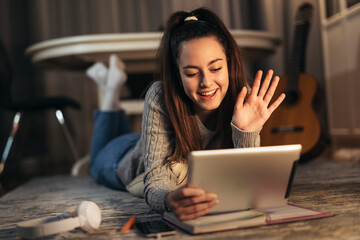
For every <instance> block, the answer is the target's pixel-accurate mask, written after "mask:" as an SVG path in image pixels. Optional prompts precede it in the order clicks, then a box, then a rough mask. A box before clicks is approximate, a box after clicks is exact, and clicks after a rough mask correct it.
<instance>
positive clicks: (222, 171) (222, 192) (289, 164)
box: [188, 144, 301, 213]
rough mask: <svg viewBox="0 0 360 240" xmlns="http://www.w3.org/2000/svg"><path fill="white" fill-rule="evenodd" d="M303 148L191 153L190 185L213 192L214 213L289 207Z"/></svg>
mask: <svg viewBox="0 0 360 240" xmlns="http://www.w3.org/2000/svg"><path fill="white" fill-rule="evenodd" d="M300 152H301V145H299V144H293V145H281V146H269V147H255V148H237V149H221V150H205V151H192V152H190V153H189V155H188V163H189V171H188V174H189V179H188V182H189V183H190V184H192V185H195V186H198V187H200V188H202V189H204V190H205V191H207V192H214V193H216V194H217V196H218V200H219V203H218V205H216V206H215V207H213V208H212V210H211V212H212V213H215V212H227V211H239V210H246V209H250V208H256V209H259V208H270V207H278V206H286V205H287V201H288V197H289V195H290V189H291V184H292V180H293V178H294V175H295V169H296V164H297V160H298V159H299V157H300Z"/></svg>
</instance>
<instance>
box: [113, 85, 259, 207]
mask: <svg viewBox="0 0 360 240" xmlns="http://www.w3.org/2000/svg"><path fill="white" fill-rule="evenodd" d="M198 127H199V132H200V135H201V141H202V148H203V149H215V148H219V146H220V145H219V144H220V139H219V137H218V134H217V132H214V131H210V130H208V129H207V128H206V127H205V126H204V125H203V124H202V122H201V121H200V120H198ZM231 128H232V140H233V143H234V146H235V147H236V148H243V147H257V146H260V135H259V133H260V130H259V131H255V132H243V131H241V130H240V129H238V128H237V127H236V126H235V125H233V124H231ZM173 141H174V132H173V129H172V127H171V124H170V120H169V118H168V114H167V111H166V108H165V104H164V94H163V90H162V85H161V82H155V83H154V84H153V85H152V86H151V87H150V88H149V90H148V91H147V94H146V96H145V106H144V111H143V116H142V133H141V137H140V140H139V141H138V143H137V144H136V146H135V148H134V149H133V150H131V151H130V152H129V153H127V155H126V156H125V157H124V159H123V160H122V162H121V163H120V164H119V167H118V176H119V178H120V180H121V181H122V182H123V183H124V185H128V184H129V183H130V182H131V181H132V180H133V179H134V178H135V177H136V176H138V175H139V174H141V173H143V172H144V173H145V176H144V184H145V186H144V192H143V194H144V198H145V201H146V202H147V204H148V205H149V206H150V208H151V209H153V210H155V211H158V212H164V211H165V209H166V208H165V196H166V194H167V193H168V192H169V191H172V190H175V189H176V188H177V187H179V186H180V185H181V184H182V183H183V182H184V179H183V177H180V176H184V175H186V174H183V173H180V174H179V173H178V172H176V171H174V169H172V168H171V167H169V166H164V165H163V161H164V159H165V158H166V157H167V156H169V155H170V153H172V143H173ZM183 171H185V170H183Z"/></svg>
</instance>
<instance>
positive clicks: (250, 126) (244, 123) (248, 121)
mask: <svg viewBox="0 0 360 240" xmlns="http://www.w3.org/2000/svg"><path fill="white" fill-rule="evenodd" d="M262 74H263V73H262V71H260V70H259V71H258V72H257V73H256V76H255V81H254V84H253V86H252V89H251V92H250V94H249V96H248V97H247V98H246V94H247V89H246V87H243V89H242V90H241V91H240V93H239V95H238V99H237V101H236V104H235V108H234V113H233V117H232V123H233V124H235V126H237V127H238V128H239V129H241V130H243V131H249V132H250V131H255V130H258V129H260V128H261V127H262V126H263V125H264V124H265V122H266V121H267V120H268V118H269V117H270V115H271V114H272V112H273V111H274V110H275V109H276V108H277V107H278V106H279V105H280V103H281V102H282V101H283V100H284V98H285V94H284V93H282V94H281V95H280V96H279V97H278V98H277V99H276V100H275V101H274V102H273V103H272V104H271V105H270V106H269V104H270V101H271V99H272V97H273V95H274V92H275V89H276V87H277V85H278V83H279V77H278V76H275V77H274V78H273V81H271V79H272V76H273V71H272V70H269V71H268V73H267V74H266V76H265V79H264V82H263V84H262V85H261V88H260V83H261V78H262ZM270 82H271V84H270ZM245 98H246V99H245Z"/></svg>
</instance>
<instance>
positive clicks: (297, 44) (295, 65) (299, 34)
mask: <svg viewBox="0 0 360 240" xmlns="http://www.w3.org/2000/svg"><path fill="white" fill-rule="evenodd" d="M309 27H310V24H309V22H305V23H303V24H301V25H298V26H296V29H295V36H294V46H293V52H292V57H291V59H292V61H291V64H290V66H289V74H288V75H289V81H288V86H287V90H288V91H296V89H297V85H298V77H299V74H300V73H302V72H305V53H306V43H307V36H308V31H309Z"/></svg>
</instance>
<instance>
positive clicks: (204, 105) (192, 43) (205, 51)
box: [178, 37, 229, 121]
mask: <svg viewBox="0 0 360 240" xmlns="http://www.w3.org/2000/svg"><path fill="white" fill-rule="evenodd" d="M179 52H180V54H179V58H178V67H179V72H180V77H181V82H182V86H183V87H184V90H185V93H186V95H187V96H188V97H189V98H190V99H191V100H192V102H193V103H194V109H195V113H196V114H197V115H198V117H199V118H200V120H202V121H204V120H206V119H207V117H208V116H209V115H210V114H211V113H212V112H214V111H215V110H216V109H218V108H219V106H220V104H221V102H222V101H223V99H224V97H225V95H226V92H227V90H228V88H229V74H228V66H227V59H226V54H225V52H224V49H223V47H222V45H221V44H220V43H219V42H218V41H217V39H216V38H215V37H203V38H197V39H193V40H189V41H186V42H184V43H182V44H181V45H180V51H179Z"/></svg>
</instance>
